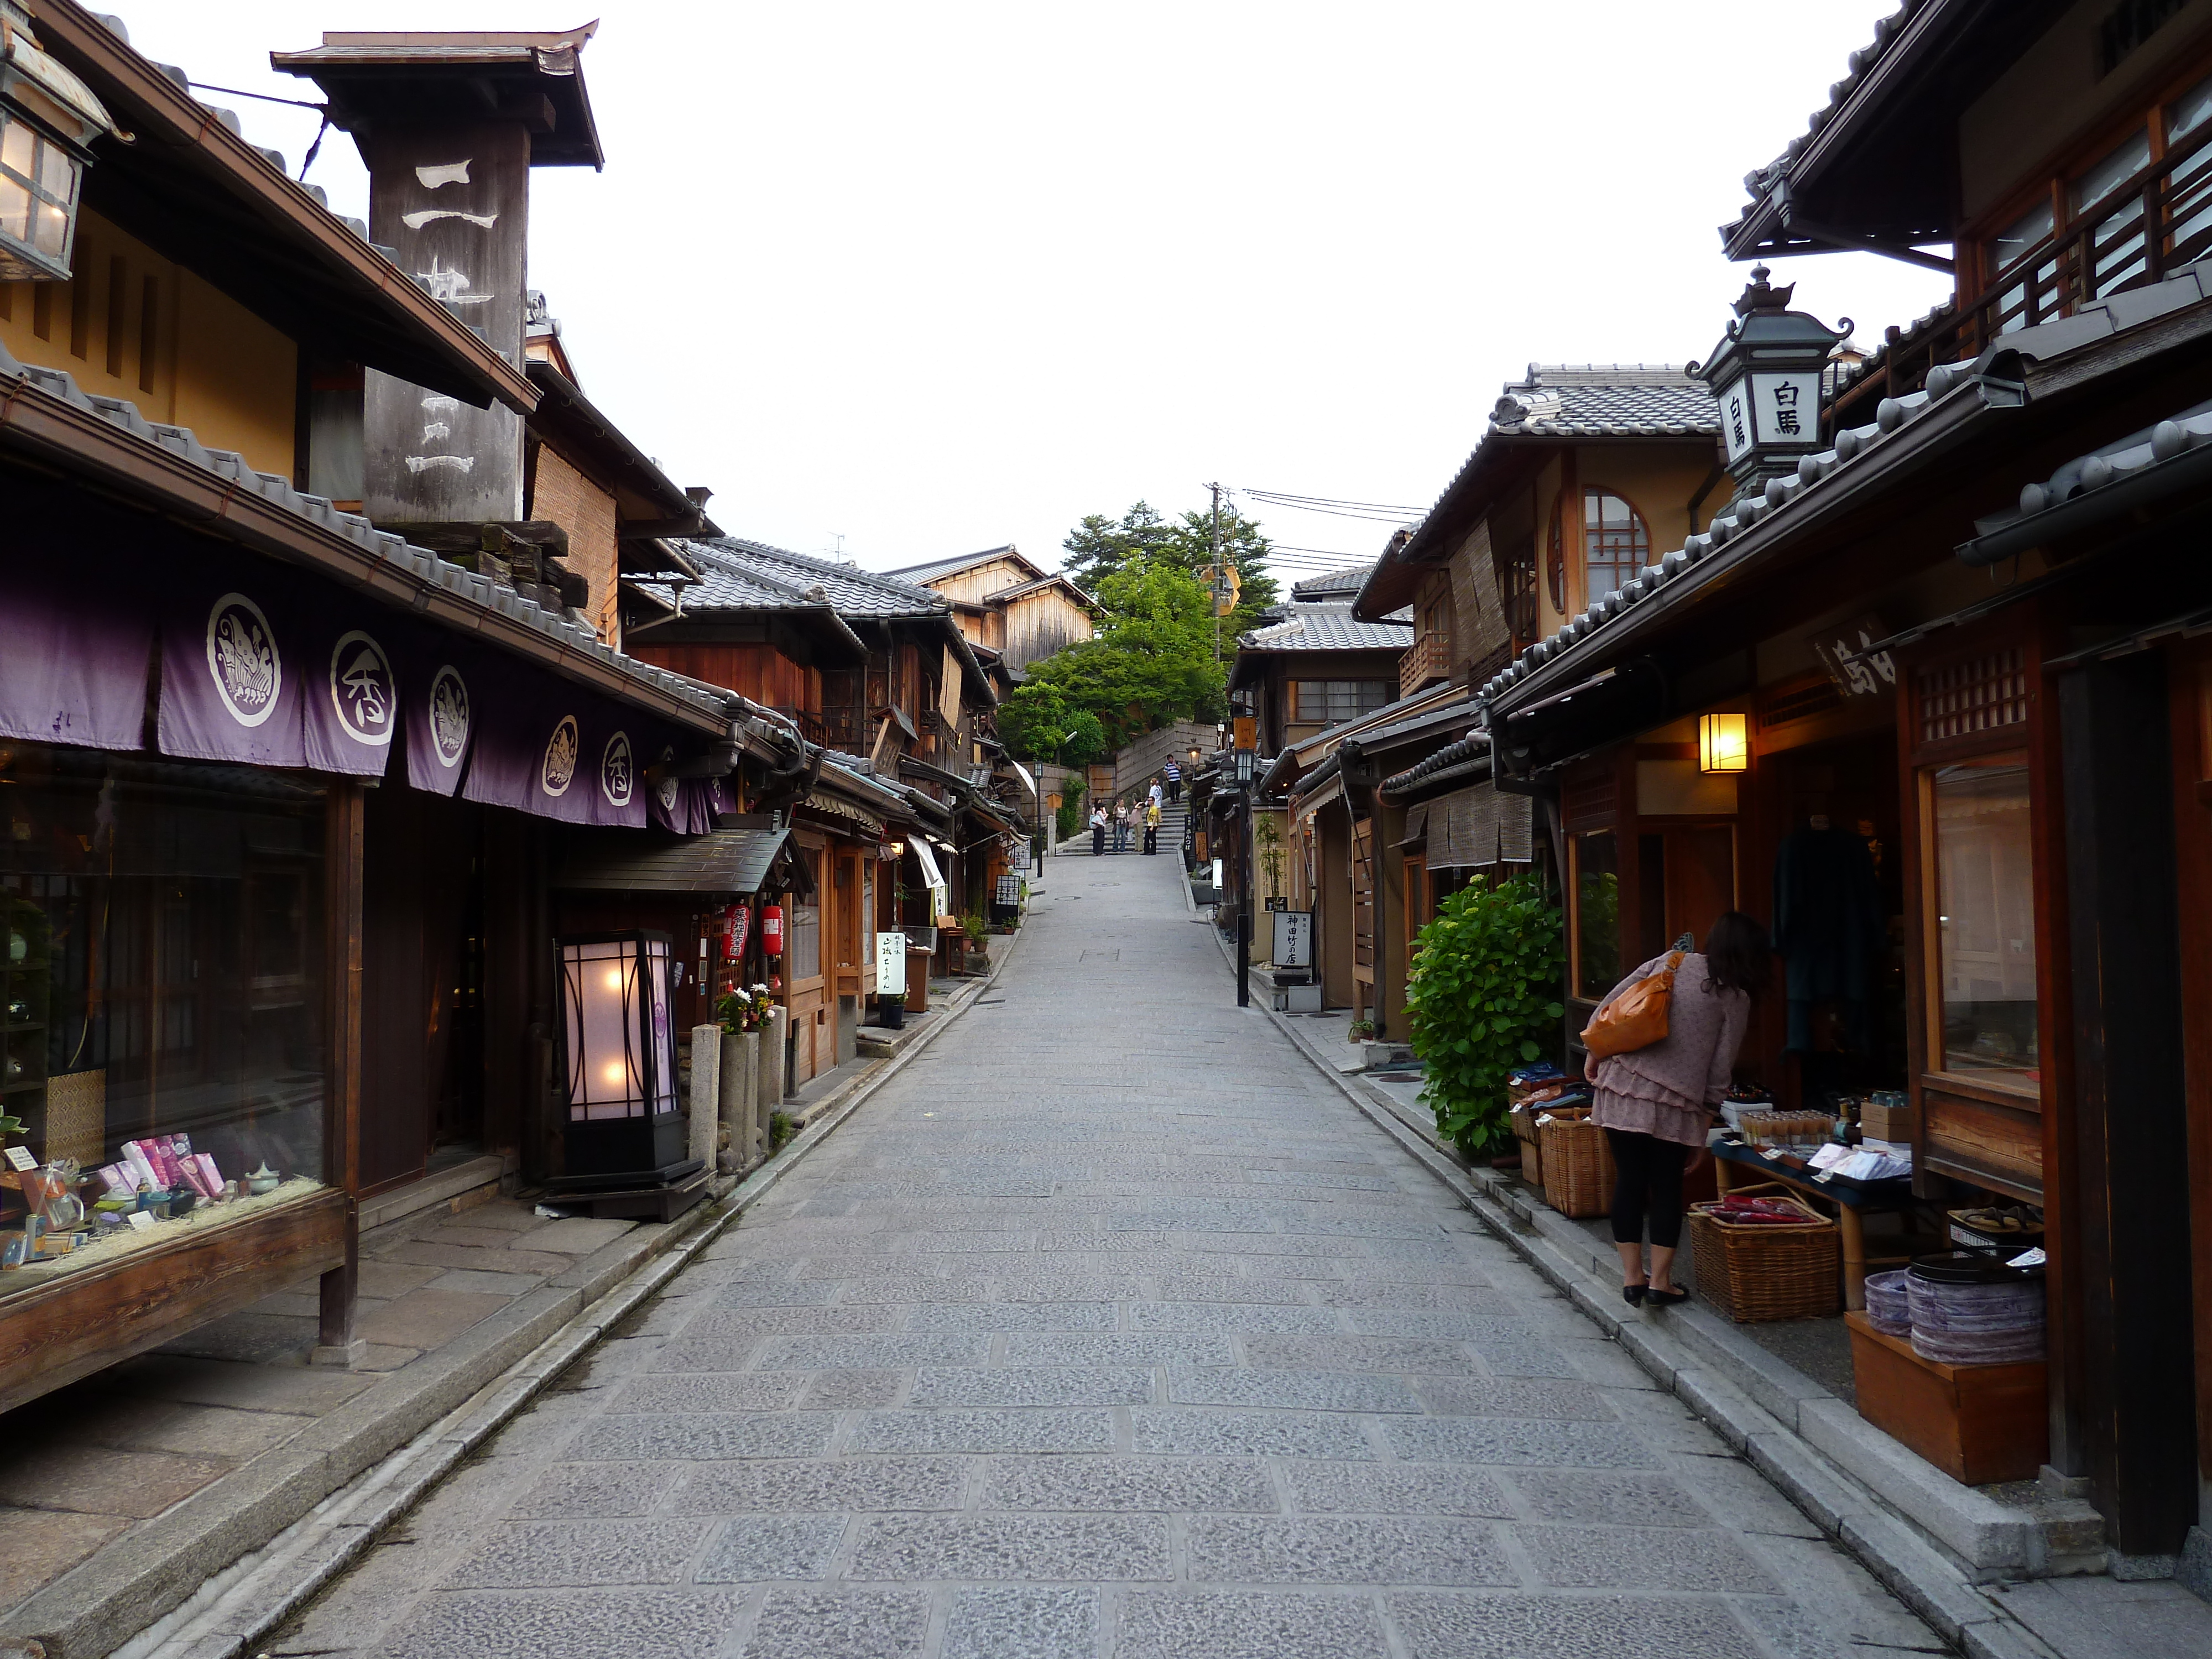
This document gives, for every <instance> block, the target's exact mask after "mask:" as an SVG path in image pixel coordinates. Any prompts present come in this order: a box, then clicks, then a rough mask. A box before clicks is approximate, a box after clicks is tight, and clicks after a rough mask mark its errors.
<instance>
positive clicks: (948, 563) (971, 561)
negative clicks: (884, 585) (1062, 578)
mask: <svg viewBox="0 0 2212 1659" xmlns="http://www.w3.org/2000/svg"><path fill="white" fill-rule="evenodd" d="M1006 558H1012V559H1016V560H1019V561H1020V562H1021V563H1022V564H1024V565H1025V566H1027V567H1028V568H1030V569H1031V570H1036V565H1035V564H1032V563H1030V561H1029V560H1027V559H1024V558H1023V557H1022V556H1021V555H1020V554H1019V553H1018V552H1017V551H1016V550H1014V548H1013V546H1012V544H1011V543H1010V544H1007V545H1006V546H1005V547H991V548H986V549H984V550H983V551H982V552H981V553H969V554H964V555H963V556H961V557H959V558H957V559H933V560H932V561H931V562H929V563H927V564H902V565H901V566H899V567H898V568H896V570H886V571H885V572H884V574H885V575H887V576H896V577H898V578H900V579H901V580H904V581H909V582H932V581H935V580H937V579H938V578H939V576H949V575H951V574H952V573H953V572H954V571H956V570H965V569H967V568H969V566H971V565H978V564H988V563H989V562H991V561H992V560H994V559H1006ZM1037 574H1040V575H1042V574H1045V573H1043V572H1042V571H1038V573H1037Z"/></svg>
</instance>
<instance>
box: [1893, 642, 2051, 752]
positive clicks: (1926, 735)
mask: <svg viewBox="0 0 2212 1659" xmlns="http://www.w3.org/2000/svg"><path fill="white" fill-rule="evenodd" d="M1914 685H1915V689H1916V690H1917V693H1918V696H1919V701H1920V740H1921V742H1923V743H1941V742H1942V741H1944V740H1945V739H1946V738H1966V737H1972V735H1973V734H1974V733H1976V732H1994V731H1996V730H1997V729H1998V728H2000V727H2002V726H2020V725H2023V724H2025V723H2026V722H2027V673H2026V672H2025V671H2024V670H2023V668H2022V666H2021V652H2020V647H2017V646H2015V647H2011V648H2009V649H2008V650H2003V651H1990V652H1986V653H1983V654H1982V655H1979V656H1974V657H1966V658H1962V659H1960V660H1959V661H1957V662H1952V663H1946V664H1944V665H1942V666H1941V667H1936V668H1923V669H1922V670H1921V671H1919V673H1918V674H1917V676H1915V678H1914Z"/></svg>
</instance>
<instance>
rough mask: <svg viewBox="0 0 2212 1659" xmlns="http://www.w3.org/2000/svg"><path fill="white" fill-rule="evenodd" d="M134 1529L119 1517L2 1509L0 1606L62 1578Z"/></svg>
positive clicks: (11, 1602)
mask: <svg viewBox="0 0 2212 1659" xmlns="http://www.w3.org/2000/svg"><path fill="white" fill-rule="evenodd" d="M130 1524H131V1523H130V1522H129V1521H128V1520H126V1519H125V1518H124V1517H123V1516H115V1515H70V1514H67V1513H60V1512H57V1511H54V1510H15V1509H0V1597H4V1598H5V1599H4V1601H0V1605H5V1606H9V1607H13V1606H14V1605H15V1603H16V1602H18V1601H21V1600H22V1599H23V1598H24V1597H25V1596H26V1595H29V1594H30V1593H31V1592H32V1591H33V1590H34V1589H38V1588H39V1587H40V1585H41V1584H44V1583H47V1582H49V1581H50V1580H52V1579H55V1578H58V1577H61V1575H62V1574H64V1572H67V1571H69V1570H70V1568H71V1567H73V1566H75V1565H76V1564H77V1563H78V1562H80V1561H82V1560H83V1559H85V1557H87V1556H88V1555H90V1554H91V1553H93V1552H94V1551H95V1550H97V1549H99V1548H100V1546H101V1545H103V1544H105V1543H106V1542H107V1541H108V1540H109V1539H111V1538H112V1537H114V1536H115V1534H118V1533H119V1532H121V1531H122V1530H123V1529H124V1528H126V1527H128V1526H129V1525H130Z"/></svg>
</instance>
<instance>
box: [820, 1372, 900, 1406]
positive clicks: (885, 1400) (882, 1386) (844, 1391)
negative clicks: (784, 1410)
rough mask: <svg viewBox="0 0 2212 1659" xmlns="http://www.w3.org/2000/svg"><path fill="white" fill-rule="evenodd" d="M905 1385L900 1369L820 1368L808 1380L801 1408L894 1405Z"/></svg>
mask: <svg viewBox="0 0 2212 1659" xmlns="http://www.w3.org/2000/svg"><path fill="white" fill-rule="evenodd" d="M905 1387H906V1376H905V1374H904V1373H903V1372H900V1371H817V1372H815V1373H814V1375H813V1376H810V1377H808V1378H807V1379H806V1391H805V1393H804V1394H802V1395H799V1410H801V1411H804V1412H838V1411H854V1410H858V1409H862V1408H865V1407H872V1406H876V1407H880V1406H894V1405H896V1404H897V1403H898V1397H899V1391H900V1390H901V1389H903V1388H905Z"/></svg>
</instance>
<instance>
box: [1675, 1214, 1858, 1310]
mask: <svg viewBox="0 0 2212 1659" xmlns="http://www.w3.org/2000/svg"><path fill="white" fill-rule="evenodd" d="M1729 1197H1731V1198H1771V1199H1778V1200H1782V1201H1783V1202H1784V1204H1786V1205H1787V1206H1788V1207H1790V1209H1792V1210H1794V1211H1796V1212H1797V1214H1798V1215H1799V1216H1801V1217H1802V1220H1791V1221H1787V1222H1781V1223H1775V1222H1757V1223H1741V1222H1730V1221H1727V1220H1724V1219H1723V1218H1721V1217H1720V1216H1719V1215H1717V1214H1716V1213H1715V1212H1717V1211H1718V1210H1719V1209H1720V1206H1719V1204H1718V1203H1717V1202H1716V1203H1710V1204H1692V1206H1690V1251H1691V1254H1692V1256H1693V1257H1694V1258H1695V1259H1696V1262H1697V1275H1698V1279H1697V1282H1698V1294H1699V1297H1702V1298H1704V1299H1705V1301H1706V1302H1708V1303H1710V1304H1711V1305H1712V1306H1713V1308H1714V1309H1715V1310H1717V1311H1718V1312H1721V1313H1724V1314H1726V1315H1727V1316H1729V1318H1730V1319H1733V1320H1735V1321H1737V1322H1740V1323H1745V1324H1749V1323H1752V1322H1756V1321H1760V1320H1768V1319H1825V1318H1828V1317H1831V1316H1833V1315H1835V1314H1837V1313H1839V1312H1841V1311H1842V1310H1843V1301H1844V1285H1843V1261H1844V1245H1843V1234H1842V1232H1841V1231H1839V1230H1838V1228H1837V1226H1836V1224H1835V1223H1834V1222H1832V1221H1831V1220H1829V1219H1828V1218H1826V1217H1825V1216H1821V1215H1816V1214H1815V1213H1814V1212H1813V1211H1812V1210H1810V1209H1808V1207H1807V1206H1805V1205H1803V1204H1802V1203H1800V1202H1798V1200H1796V1199H1795V1198H1793V1197H1791V1196H1790V1189H1789V1188H1787V1187H1785V1186H1784V1185H1783V1184H1782V1183H1781V1182H1778V1181H1768V1182H1759V1184H1758V1185H1756V1186H1752V1187H1739V1188H1735V1190H1734V1191H1732V1192H1731V1193H1730V1194H1729Z"/></svg>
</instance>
